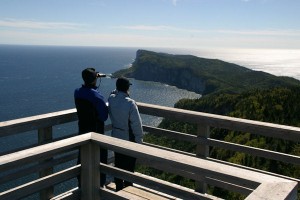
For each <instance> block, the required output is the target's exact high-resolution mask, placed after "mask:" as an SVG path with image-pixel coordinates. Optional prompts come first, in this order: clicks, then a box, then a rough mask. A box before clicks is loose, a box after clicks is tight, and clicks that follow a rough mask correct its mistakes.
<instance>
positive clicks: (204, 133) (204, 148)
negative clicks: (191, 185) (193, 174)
mask: <svg viewBox="0 0 300 200" xmlns="http://www.w3.org/2000/svg"><path fill="white" fill-rule="evenodd" d="M209 135H210V127H209V126H207V125H205V124H204V125H203V124H198V125H197V136H198V137H205V138H208V137H209ZM196 156H197V157H199V158H207V157H208V156H209V146H208V145H203V144H198V145H197V146H196ZM195 191H197V192H200V193H206V191H207V184H206V183H205V176H204V175H203V182H196V189H195Z"/></svg>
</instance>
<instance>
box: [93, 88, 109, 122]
mask: <svg viewBox="0 0 300 200" xmlns="http://www.w3.org/2000/svg"><path fill="white" fill-rule="evenodd" d="M96 109H97V113H98V119H99V120H101V121H103V122H105V121H106V120H107V118H108V106H107V104H106V102H105V101H104V98H103V96H102V95H100V94H99V95H97V101H96Z"/></svg>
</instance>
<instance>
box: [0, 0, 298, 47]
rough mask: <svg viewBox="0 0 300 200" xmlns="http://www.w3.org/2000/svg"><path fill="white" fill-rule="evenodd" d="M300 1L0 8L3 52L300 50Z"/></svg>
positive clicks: (176, 0)
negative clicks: (13, 48)
mask: <svg viewBox="0 0 300 200" xmlns="http://www.w3.org/2000/svg"><path fill="white" fill-rule="evenodd" d="M299 10H300V0H0V44H22V45H63V46H113V47H139V48H140V47H143V48H144V47H167V48H254V49H270V48H271V49H300V12H299Z"/></svg>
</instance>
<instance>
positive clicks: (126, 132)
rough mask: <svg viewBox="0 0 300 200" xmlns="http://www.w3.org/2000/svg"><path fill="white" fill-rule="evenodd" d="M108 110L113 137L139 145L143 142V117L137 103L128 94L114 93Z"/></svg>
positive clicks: (109, 99) (109, 101)
mask: <svg viewBox="0 0 300 200" xmlns="http://www.w3.org/2000/svg"><path fill="white" fill-rule="evenodd" d="M108 110H109V116H110V119H111V122H112V126H113V127H112V136H113V137H116V138H120V139H123V140H128V141H134V142H137V143H142V142H143V135H144V134H143V128H142V120H141V116H140V114H139V111H138V107H137V105H136V103H135V101H134V100H133V99H131V98H130V97H129V96H128V94H126V93H124V92H120V91H118V92H116V93H112V94H111V95H110V96H109V98H108ZM131 132H132V134H133V136H134V137H133V139H132V138H131V135H130V133H131Z"/></svg>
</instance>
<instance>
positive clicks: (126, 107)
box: [108, 77, 144, 191]
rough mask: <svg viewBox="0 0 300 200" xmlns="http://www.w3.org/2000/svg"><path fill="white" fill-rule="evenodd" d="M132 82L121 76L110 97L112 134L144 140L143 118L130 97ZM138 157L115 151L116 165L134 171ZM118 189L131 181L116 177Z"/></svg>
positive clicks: (137, 140) (136, 140)
mask: <svg viewBox="0 0 300 200" xmlns="http://www.w3.org/2000/svg"><path fill="white" fill-rule="evenodd" d="M130 85H131V83H130V82H129V80H128V79H127V78H124V77H121V78H118V79H117V81H116V90H114V91H113V92H112V93H111V95H110V96H109V98H108V105H109V106H108V111H109V116H110V119H111V123H112V136H113V137H116V138H119V139H123V140H127V141H131V142H136V143H142V142H143V135H144V134H143V128H142V120H141V116H140V114H139V110H138V107H137V105H136V102H135V101H134V100H133V99H131V98H130V97H129V87H130ZM135 163H136V158H133V157H130V156H127V155H123V154H120V153H117V152H115V166H116V167H118V168H121V169H124V170H127V171H131V172H134V168H135ZM115 184H116V191H119V190H122V189H123V188H124V187H127V186H132V183H131V182H128V181H125V180H121V179H118V178H115Z"/></svg>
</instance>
